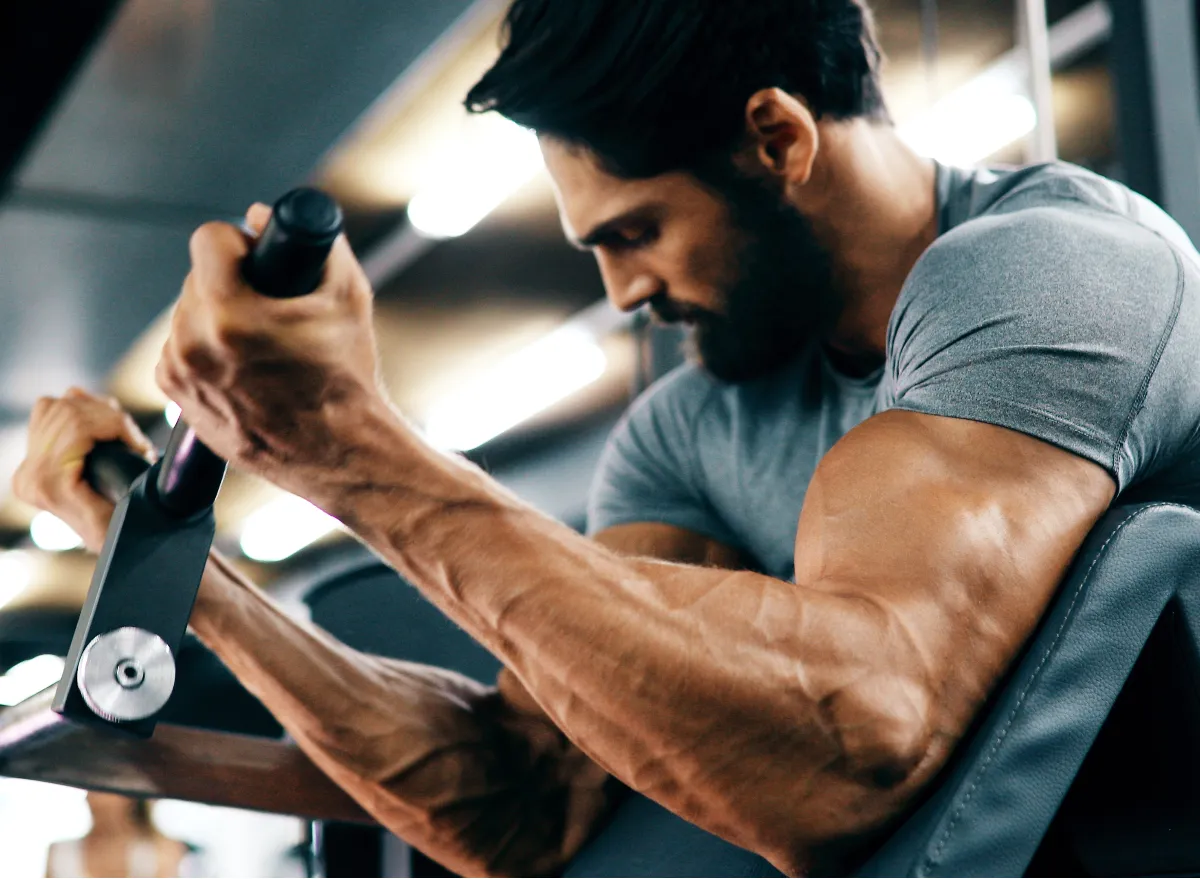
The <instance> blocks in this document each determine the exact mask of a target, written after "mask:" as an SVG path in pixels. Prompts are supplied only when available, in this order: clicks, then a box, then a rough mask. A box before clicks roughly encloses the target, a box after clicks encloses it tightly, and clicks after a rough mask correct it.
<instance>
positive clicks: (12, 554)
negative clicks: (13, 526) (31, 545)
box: [0, 549, 33, 607]
mask: <svg viewBox="0 0 1200 879" xmlns="http://www.w3.org/2000/svg"><path fill="white" fill-rule="evenodd" d="M31 582H33V558H32V557H31V556H30V555H29V553H27V552H22V551H21V550H19V549H14V550H10V551H9V552H5V553H0V607H4V605H6V604H8V603H9V602H10V601H12V600H13V599H14V598H16V597H17V596H18V595H20V594H21V593H22V592H24V591H25V590H26V589H28V588H29V584H30V583H31Z"/></svg>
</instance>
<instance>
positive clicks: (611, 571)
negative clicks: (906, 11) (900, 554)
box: [310, 425, 937, 872]
mask: <svg viewBox="0 0 1200 879" xmlns="http://www.w3.org/2000/svg"><path fill="white" fill-rule="evenodd" d="M375 442H376V443H377V446H376V448H377V450H378V453H377V454H376V455H374V456H372V454H371V446H370V440H367V441H366V442H365V443H364V446H363V447H362V448H360V452H359V455H360V458H359V459H358V461H357V462H356V464H355V465H352V466H350V467H348V468H346V469H344V470H342V471H341V477H342V479H343V480H344V481H340V482H339V483H338V485H337V486H336V487H330V486H327V487H326V488H325V491H326V492H327V493H326V494H324V495H322V494H321V489H320V488H318V489H317V490H316V491H314V492H313V493H312V494H310V497H314V496H315V499H316V500H317V501H318V502H319V503H322V504H323V505H325V506H326V508H327V509H330V510H331V512H334V513H335V515H339V516H340V517H341V518H343V520H344V521H346V522H347V524H348V525H350V526H351V527H352V528H353V529H354V530H355V531H356V532H357V533H358V534H359V535H360V536H361V537H362V538H363V539H365V540H366V541H367V542H368V543H369V544H370V545H371V546H373V547H374V548H375V550H376V551H377V552H379V553H381V554H382V555H383V556H384V557H385V558H386V559H388V561H389V562H391V563H392V564H393V565H395V566H396V567H397V569H398V570H400V571H401V573H403V574H404V575H405V576H407V577H408V578H409V579H410V580H412V582H414V583H415V584H416V585H417V586H418V587H419V588H421V589H422V591H423V592H424V593H425V594H426V595H427V596H428V597H429V598H430V599H431V600H432V601H434V602H435V603H436V604H437V605H438V606H439V607H440V608H441V609H442V610H443V611H444V612H445V613H446V614H447V615H449V616H450V617H451V618H452V619H454V620H456V621H457V622H458V623H459V624H460V625H462V626H463V627H464V628H465V629H466V630H467V631H469V632H470V633H471V634H472V635H474V636H475V637H476V638H478V639H479V640H480V641H482V642H483V643H484V644H486V645H487V646H488V647H489V648H490V649H492V650H493V652H495V653H496V654H497V655H498V656H499V657H500V658H501V659H502V660H503V661H504V662H505V664H506V665H507V666H508V667H509V668H511V669H512V670H513V671H514V673H516V675H517V676H518V677H519V678H520V679H521V681H522V683H523V684H524V685H525V687H526V688H527V689H528V690H529V692H530V693H531V694H532V695H533V696H534V698H536V700H537V701H538V702H539V703H540V705H541V706H542V708H543V709H544V710H545V711H546V713H547V714H548V715H549V716H550V717H551V718H552V719H553V720H554V721H555V723H556V724H557V725H558V726H559V727H561V728H562V729H563V730H564V731H565V732H566V733H567V734H568V735H569V736H570V737H571V738H572V739H573V740H574V741H575V742H576V743H577V744H578V745H579V746H580V747H581V748H582V749H583V750H585V751H586V752H587V753H589V754H590V755H591V756H592V757H593V759H595V760H596V761H597V762H598V763H600V764H601V765H603V766H605V767H606V768H607V769H608V770H609V771H611V772H612V773H613V774H614V775H615V776H617V777H618V778H620V779H621V780H622V781H624V782H625V783H627V784H629V785H630V786H632V787H633V788H635V789H637V790H640V791H642V792H644V793H646V794H648V795H650V796H652V797H654V798H655V799H657V800H659V801H660V802H662V803H664V804H665V805H667V806H668V807H670V808H672V809H674V810H675V811H677V812H679V813H680V814H682V815H684V816H685V817H687V818H689V819H690V820H692V821H694V822H696V823H698V824H700V825H701V826H703V827H705V828H707V829H709V830H711V831H713V832H716V833H718V834H720V835H723V836H725V837H726V838H728V839H731V840H733V841H735V842H737V843H739V844H741V845H744V846H747V847H749V848H752V849H754V850H756V851H758V852H760V853H763V854H765V855H767V856H768V857H770V858H771V859H772V860H773V861H774V862H775V863H776V864H777V865H778V866H780V867H781V868H782V869H784V870H787V871H791V872H797V871H799V870H801V869H803V867H804V864H803V857H804V856H805V855H804V851H805V850H806V848H807V846H808V845H811V844H816V843H820V842H824V841H827V840H831V839H836V838H840V837H844V836H845V835H846V834H848V833H854V832H858V831H862V830H864V829H868V828H870V827H872V826H873V825H875V824H877V823H878V822H880V821H881V820H884V819H885V818H886V817H888V816H889V815H890V814H891V813H892V812H894V810H895V808H896V803H897V802H900V801H903V799H904V798H905V797H907V796H908V795H910V794H911V792H912V790H913V789H914V787H915V785H916V783H917V782H918V781H919V779H920V778H921V777H922V774H923V771H924V767H925V766H926V765H933V764H934V763H935V762H936V759H937V756H936V755H934V756H933V757H932V758H931V757H930V754H929V752H928V751H927V750H926V748H925V743H926V742H927V741H928V740H929V736H930V730H928V729H927V728H926V726H925V724H926V718H927V716H928V712H927V710H926V709H927V706H926V705H924V704H921V700H922V699H923V698H924V692H925V691H924V689H923V688H922V687H921V686H920V682H914V681H912V680H910V679H909V678H907V677H906V674H907V673H908V670H911V669H913V668H918V669H919V668H920V665H921V663H920V661H919V660H916V659H914V655H913V647H912V644H911V643H910V642H909V641H908V640H907V639H906V638H904V637H903V636H902V634H900V636H899V637H898V632H897V631H896V629H895V627H894V626H893V625H892V620H891V619H890V618H889V616H888V614H887V613H886V612H883V611H881V610H880V609H879V608H872V607H869V606H865V605H864V604H863V602H861V601H860V600H858V599H856V598H853V597H847V596H844V595H840V594H835V593H829V592H822V591H817V590H813V589H809V588H806V587H804V586H797V585H795V584H790V583H785V582H782V581H779V580H775V579H773V578H770V577H765V576H761V575H758V574H753V573H748V572H729V571H722V570H716V569H704V568H698V567H693V566H685V565H675V564H670V563H665V562H656V561H651V560H641V559H636V560H635V559H627V558H622V557H619V556H617V555H615V554H614V553H612V552H609V551H608V550H606V549H604V548H603V547H600V546H598V545H597V544H595V543H594V542H592V541H589V540H587V539H585V538H583V537H581V536H579V535H578V534H575V533H574V532H573V531H571V530H570V529H567V528H565V527H563V526H560V525H558V524H557V523H555V522H553V521H551V520H549V519H547V518H546V517H544V516H541V515H540V514H538V513H537V512H536V511H534V510H532V509H530V508H528V507H526V506H525V505H523V504H522V503H520V502H519V501H518V500H516V499H515V498H513V497H511V496H510V495H508V494H507V493H505V492H504V491H503V490H502V489H500V488H499V487H497V486H496V485H495V484H494V483H492V482H491V481H490V480H488V479H487V478H486V477H485V476H484V475H483V474H482V473H480V472H479V471H477V470H476V469H474V468H472V467H469V466H468V465H465V464H464V463H463V462H461V461H459V460H457V459H453V458H450V457H447V456H442V455H439V454H437V453H435V452H432V451H431V450H429V449H427V448H426V447H424V446H423V445H422V444H421V443H420V442H418V441H416V440H415V439H414V438H410V437H406V436H405V435H404V434H403V433H402V432H397V431H394V430H388V429H387V428H386V427H385V426H383V425H381V426H380V428H379V433H378V435H377V436H376V439H375ZM405 443H407V446H405V445H404V444H405ZM355 474H359V475H361V478H359V479H354V478H351V479H345V477H346V476H351V477H353V476H354V475H355ZM881 705H882V706H884V709H883V714H882V715H881V714H880V706H881ZM863 727H869V728H870V730H871V733H872V734H871V735H865V736H863V737H862V739H861V740H856V738H855V731H856V730H857V729H859V728H863ZM880 730H882V744H880V742H881V739H880V735H879V734H878V733H879V731H880Z"/></svg>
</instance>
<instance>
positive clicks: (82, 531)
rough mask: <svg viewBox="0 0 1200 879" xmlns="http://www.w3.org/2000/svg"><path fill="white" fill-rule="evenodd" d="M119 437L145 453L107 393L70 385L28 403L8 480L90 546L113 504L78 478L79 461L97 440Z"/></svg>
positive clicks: (141, 439) (143, 442) (98, 539)
mask: <svg viewBox="0 0 1200 879" xmlns="http://www.w3.org/2000/svg"><path fill="white" fill-rule="evenodd" d="M108 440H118V441H120V442H123V443H125V444H126V445H128V446H129V447H130V448H132V449H135V450H137V451H138V452H141V453H142V454H144V455H145V454H149V453H151V452H152V446H151V444H150V441H149V439H147V438H146V436H145V434H143V433H142V431H141V430H140V429H139V428H138V426H137V424H136V423H134V421H133V419H132V418H131V417H130V416H129V414H128V413H126V412H124V411H122V409H121V408H120V406H119V405H118V404H117V402H116V401H115V400H114V399H113V398H111V397H98V396H95V395H92V394H89V393H88V392H86V391H84V390H83V389H81V388H71V389H70V390H68V391H67V392H66V393H65V394H64V395H63V396H62V398H60V399H55V398H53V397H43V398H42V399H40V400H38V401H37V403H36V404H35V405H34V407H33V412H32V416H31V419H30V423H29V447H28V452H27V454H26V457H25V460H24V461H22V462H21V465H20V466H19V467H18V468H17V472H16V475H15V476H14V478H13V492H14V493H15V494H16V496H17V497H18V498H20V499H21V500H23V501H25V502H26V503H29V504H32V505H33V506H36V507H39V508H41V509H44V510H48V511H49V512H51V513H53V514H54V515H56V516H58V517H59V518H60V519H62V520H63V521H64V522H66V523H67V524H68V525H70V526H71V527H72V528H73V529H74V530H75V531H76V532H77V533H78V534H79V535H80V536H81V537H83V539H84V541H85V542H86V543H87V544H88V546H89V547H90V548H92V549H97V548H98V546H99V544H100V543H102V542H103V540H104V534H105V531H106V530H107V528H108V521H109V519H110V518H111V516H112V509H113V508H112V504H110V503H109V502H108V501H107V500H105V499H104V498H103V497H101V496H100V495H98V494H96V492H94V491H93V490H92V489H91V487H90V486H89V485H88V484H87V483H86V482H85V481H84V480H83V465H84V461H85V459H86V458H87V456H88V454H90V453H91V451H92V449H94V448H95V446H96V444H97V443H99V442H105V441H108Z"/></svg>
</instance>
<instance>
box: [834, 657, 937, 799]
mask: <svg viewBox="0 0 1200 879" xmlns="http://www.w3.org/2000/svg"><path fill="white" fill-rule="evenodd" d="M933 705H934V700H933V698H932V695H931V693H930V690H929V688H928V687H927V686H926V685H925V684H924V683H923V682H922V681H920V680H919V679H916V678H913V677H911V676H906V675H903V674H899V673H896V672H892V671H884V670H879V671H875V672H872V673H870V674H867V675H864V676H863V677H861V678H859V679H858V680H855V681H853V682H852V683H849V684H847V685H846V686H844V687H842V688H841V689H839V690H837V691H835V692H834V693H832V694H830V695H829V696H828V697H826V699H825V700H824V701H823V704H822V708H823V713H824V715H825V718H826V721H827V722H828V723H829V727H830V729H831V730H832V731H833V735H834V737H835V738H836V745H837V748H838V750H839V752H840V755H841V761H840V762H841V768H842V771H843V773H844V774H845V776H846V777H847V778H848V779H849V780H851V781H853V782H855V783H856V784H858V785H861V786H862V787H864V788H867V789H869V790H872V791H879V790H892V789H894V788H897V787H900V786H904V785H905V782H908V781H910V780H912V779H913V776H914V774H915V773H916V772H917V770H918V769H919V768H921V767H922V766H923V765H924V764H925V762H926V757H927V756H928V755H929V753H930V747H931V744H932V737H933V732H932V731H933V725H934V724H933Z"/></svg>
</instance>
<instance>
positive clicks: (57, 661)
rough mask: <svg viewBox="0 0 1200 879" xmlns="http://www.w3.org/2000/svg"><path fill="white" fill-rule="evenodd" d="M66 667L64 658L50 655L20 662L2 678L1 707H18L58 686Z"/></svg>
mask: <svg viewBox="0 0 1200 879" xmlns="http://www.w3.org/2000/svg"><path fill="white" fill-rule="evenodd" d="M65 665H66V663H65V662H63V659H62V657H60V656H51V655H50V654H49V653H45V654H42V655H41V656H35V657H34V658H33V659H27V660H25V661H24V662H18V663H17V664H16V665H14V666H13V667H12V668H10V669H9V670H8V674H6V675H4V676H2V677H0V705H9V706H12V705H16V704H17V703H18V702H24V701H25V700H26V699H28V698H29V697H30V696H32V695H34V694H35V693H40V692H42V690H44V689H46V688H47V687H50V686H53V685H54V684H57V683H58V679H59V678H61V677H62V673H63V667H64V666H65Z"/></svg>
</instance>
